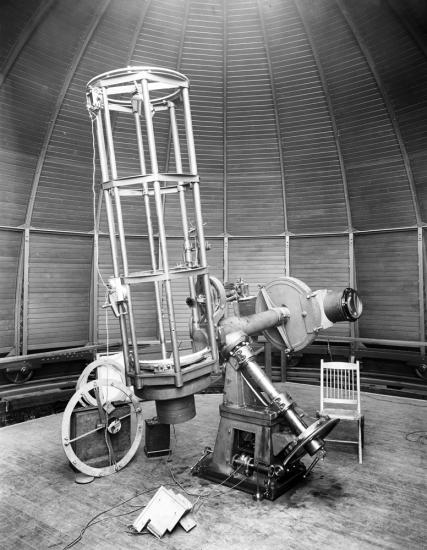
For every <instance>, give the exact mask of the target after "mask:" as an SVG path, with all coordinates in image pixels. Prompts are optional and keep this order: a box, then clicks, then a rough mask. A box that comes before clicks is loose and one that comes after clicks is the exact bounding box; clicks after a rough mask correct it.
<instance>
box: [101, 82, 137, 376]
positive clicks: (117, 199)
mask: <svg viewBox="0 0 427 550" xmlns="http://www.w3.org/2000/svg"><path fill="white" fill-rule="evenodd" d="M102 92H103V98H104V121H105V130H106V138H107V147H108V153H109V159H110V170H111V177H112V179H113V180H115V179H117V165H116V154H115V151H114V142H113V131H112V127H111V117H110V109H109V106H108V95H107V92H106V89H105V88H103V90H102ZM113 195H114V203H115V206H116V218H117V228H118V233H119V242H120V252H121V257H122V264H123V275H124V276H125V277H127V276H128V275H129V268H128V259H127V251H126V240H125V232H124V226H123V216H122V207H121V203H120V195H119V190H118V188H117V187H114V189H113ZM127 294H128V295H127V306H128V319H129V326H130V335H131V341H132V351H133V358H134V369H135V374H139V370H140V369H139V357H138V341H137V338H136V329H135V318H134V315H133V307H132V296H131V291H130V288H129V285H127ZM124 313H125V312H124V311H123V314H124ZM121 317H123V315H121ZM126 338H127V336H126Z"/></svg>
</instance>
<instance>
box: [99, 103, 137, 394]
mask: <svg viewBox="0 0 427 550" xmlns="http://www.w3.org/2000/svg"><path fill="white" fill-rule="evenodd" d="M96 136H97V142H98V153H99V163H100V165H101V176H102V181H103V182H104V183H106V182H107V181H108V180H109V179H110V176H109V170H108V157H107V152H106V150H105V137H104V126H103V124H102V118H101V111H99V112H98V113H97V115H96ZM104 199H105V209H106V212H107V223H108V233H109V237H110V247H111V257H112V262H113V274H114V277H119V276H120V268H119V263H118V260H117V258H118V253H117V242H116V228H115V222H114V210H113V205H112V203H111V195H110V193H109V191H108V190H107V189H106V190H104ZM119 325H120V334H121V335H122V342H123V356H124V362H125V375H126V383H127V384H129V382H130V381H129V345H128V338H127V327H126V320H125V318H124V316H123V315H119Z"/></svg>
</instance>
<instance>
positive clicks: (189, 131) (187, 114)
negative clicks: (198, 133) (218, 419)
mask: <svg viewBox="0 0 427 550" xmlns="http://www.w3.org/2000/svg"><path fill="white" fill-rule="evenodd" d="M182 99H183V106H184V120H185V130H186V136H187V149H188V158H189V164H190V172H191V173H192V174H197V162H196V153H195V145H194V135H193V123H192V120H191V110H190V98H189V93H188V88H183V90H182ZM193 197H194V211H195V216H196V228H197V234H198V239H199V245H200V263H201V266H202V267H207V265H208V264H207V258H206V245H205V237H204V231H203V220H202V209H201V201H200V189H199V184H198V183H197V182H195V183H194V184H193ZM203 283H204V292H205V296H206V317H207V320H208V338H209V345H210V347H211V350H212V358H213V359H214V360H216V359H217V358H218V351H217V347H216V341H215V330H214V326H213V308H212V300H211V293H210V281H209V275H208V274H207V273H206V274H205V275H203Z"/></svg>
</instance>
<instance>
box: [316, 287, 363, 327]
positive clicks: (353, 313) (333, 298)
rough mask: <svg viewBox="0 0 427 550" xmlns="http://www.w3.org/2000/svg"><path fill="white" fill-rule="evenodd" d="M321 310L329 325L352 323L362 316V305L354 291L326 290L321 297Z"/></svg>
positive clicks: (351, 289) (348, 289)
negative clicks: (344, 322) (322, 309)
mask: <svg viewBox="0 0 427 550" xmlns="http://www.w3.org/2000/svg"><path fill="white" fill-rule="evenodd" d="M323 308H324V311H325V315H326V317H327V318H328V319H329V321H331V323H338V322H340V321H350V322H354V321H357V319H359V317H360V316H361V315H362V310H363V304H362V301H361V300H360V298H359V295H358V294H357V292H356V290H354V289H353V288H345V289H344V290H343V292H337V291H333V290H328V291H327V292H326V293H325V295H324V297H323Z"/></svg>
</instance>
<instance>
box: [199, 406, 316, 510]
mask: <svg viewBox="0 0 427 550" xmlns="http://www.w3.org/2000/svg"><path fill="white" fill-rule="evenodd" d="M220 414H221V420H220V424H219V428H218V434H217V438H216V442H215V447H214V450H213V452H210V453H209V454H206V455H205V456H204V457H203V458H202V459H201V460H200V461H199V462H198V464H197V465H196V466H195V467H194V468H193V474H194V475H197V476H199V477H202V478H204V479H208V480H209V481H214V482H216V483H221V484H223V485H227V486H228V487H235V488H236V489H239V490H241V491H245V492H247V493H252V494H253V495H254V498H257V499H260V500H261V499H262V498H267V499H269V500H274V499H276V498H277V497H278V496H280V495H281V494H283V493H284V492H286V491H287V490H289V489H290V488H291V487H292V486H293V485H295V483H297V482H298V481H300V480H301V479H302V478H303V477H304V476H305V474H306V467H305V465H304V464H303V463H302V462H301V461H300V460H298V458H299V456H296V457H295V459H294V460H293V461H292V462H291V463H290V464H287V466H286V468H282V467H281V466H282V464H283V458H284V451H283V450H284V448H285V447H286V446H287V445H288V444H289V443H290V442H292V441H294V440H295V436H294V435H293V434H292V433H291V432H290V430H289V428H288V427H287V425H286V423H285V422H284V419H283V417H281V416H280V415H279V414H278V413H276V412H271V411H269V410H266V409H265V408H261V407H239V406H235V405H220Z"/></svg>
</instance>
